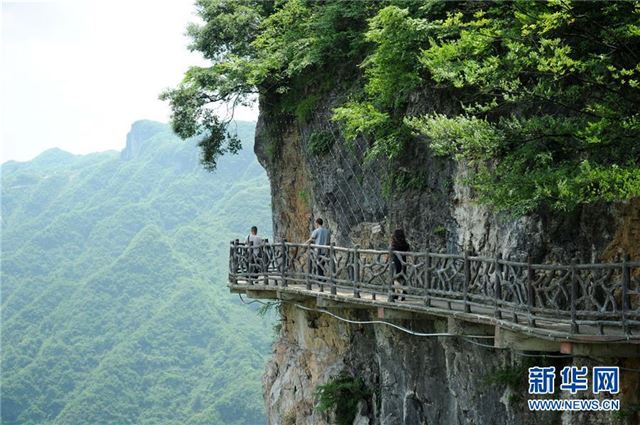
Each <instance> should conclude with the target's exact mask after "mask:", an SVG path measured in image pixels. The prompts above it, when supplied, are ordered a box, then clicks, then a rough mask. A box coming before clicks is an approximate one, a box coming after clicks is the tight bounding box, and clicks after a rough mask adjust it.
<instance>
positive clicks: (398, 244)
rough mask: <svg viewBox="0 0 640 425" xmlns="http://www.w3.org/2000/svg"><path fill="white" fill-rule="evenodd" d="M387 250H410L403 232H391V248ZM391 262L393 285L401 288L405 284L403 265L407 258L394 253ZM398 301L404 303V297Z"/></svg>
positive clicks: (400, 230)
mask: <svg viewBox="0 0 640 425" xmlns="http://www.w3.org/2000/svg"><path fill="white" fill-rule="evenodd" d="M389 248H390V249H391V250H392V251H400V252H407V251H410V250H411V247H410V246H409V243H407V239H406V238H405V236H404V230H402V229H396V230H394V231H393V235H392V236H391V246H390V247H389ZM392 260H393V268H394V271H395V275H396V278H395V280H394V284H397V285H398V286H403V285H404V282H405V278H404V271H405V269H406V268H405V266H404V263H406V261H407V256H406V255H401V254H398V253H397V252H394V253H393V258H392ZM398 275H400V276H398ZM402 293H403V294H404V293H405V291H402ZM395 298H397V297H395ZM400 301H404V297H401V298H400Z"/></svg>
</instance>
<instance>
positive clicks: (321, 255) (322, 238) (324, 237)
mask: <svg viewBox="0 0 640 425" xmlns="http://www.w3.org/2000/svg"><path fill="white" fill-rule="evenodd" d="M306 243H313V244H314V245H330V244H331V231H330V230H329V229H327V228H326V227H324V221H323V220H322V219H321V218H318V219H317V220H316V228H315V229H314V230H313V232H311V237H310V238H309V240H308V241H307V242H306ZM327 254H328V250H327V249H326V248H318V249H317V251H316V257H317V259H318V260H317V262H316V264H317V270H318V275H320V276H324V275H325V273H324V271H325V267H326V264H327Z"/></svg>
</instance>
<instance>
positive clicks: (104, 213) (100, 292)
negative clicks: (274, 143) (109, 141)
mask: <svg viewBox="0 0 640 425" xmlns="http://www.w3.org/2000/svg"><path fill="white" fill-rule="evenodd" d="M237 132H238V136H239V138H240V139H241V140H242V141H243V142H244V146H245V147H244V149H243V150H241V151H240V153H239V155H237V156H228V157H225V158H224V159H223V160H222V161H221V162H220V163H219V166H218V169H217V171H216V172H215V173H214V174H211V173H207V172H205V171H204V170H203V169H202V167H201V165H200V164H199V151H198V149H197V147H196V145H195V142H194V141H189V142H182V141H180V140H179V139H178V138H177V137H175V136H174V135H173V133H172V132H171V130H170V129H169V127H168V126H166V125H164V124H160V123H156V122H151V121H139V122H136V123H134V125H133V127H132V130H131V132H130V133H129V135H128V137H127V147H126V148H125V149H124V150H123V151H122V152H115V151H111V152H104V153H96V154H91V155H85V156H75V155H72V154H69V153H67V152H63V151H61V150H57V149H52V150H49V151H46V152H44V153H43V154H41V155H40V156H38V157H37V158H35V159H34V160H32V161H30V162H24V163H17V162H8V163H5V164H3V165H2V287H1V290H2V424H6V425H9V424H107V423H108V424H127V423H135V424H158V423H163V424H169V423H175V424H214V423H215V424H219V423H225V424H259V423H264V422H265V419H264V407H263V402H262V397H261V395H260V393H261V391H260V382H261V375H262V372H263V368H264V363H265V361H266V359H267V356H268V354H269V352H270V340H271V334H272V332H271V324H270V323H268V322H269V321H268V320H266V319H262V318H260V317H258V316H256V315H254V314H252V313H251V311H250V310H248V309H247V307H246V306H244V305H242V304H241V302H240V300H239V299H238V298H237V297H236V296H234V295H230V294H228V291H227V289H226V287H225V285H226V275H227V261H228V258H227V256H228V248H227V246H228V245H227V244H228V241H229V240H231V239H232V238H236V237H242V236H244V235H245V234H246V233H247V231H248V227H249V226H250V225H252V224H256V225H257V226H258V227H259V228H260V230H261V233H262V234H270V233H271V219H270V214H271V209H270V201H269V183H268V180H267V177H266V175H265V173H264V171H263V170H262V168H261V167H260V166H259V164H258V163H257V162H256V160H255V157H254V155H253V152H252V151H251V146H252V145H253V134H254V124H253V123H238V124H237Z"/></svg>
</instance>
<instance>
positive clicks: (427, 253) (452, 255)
mask: <svg viewBox="0 0 640 425" xmlns="http://www.w3.org/2000/svg"><path fill="white" fill-rule="evenodd" d="M234 243H235V246H236V247H238V248H243V247H244V248H249V247H251V248H260V247H263V248H266V247H280V246H281V245H282V242H280V243H278V242H268V243H262V244H261V245H259V246H254V245H249V244H247V243H246V242H243V241H239V240H235V241H231V245H232V246H234ZM285 245H286V246H287V247H296V248H314V249H330V248H331V245H317V244H307V243H300V242H285ZM334 248H335V249H336V250H340V251H343V252H355V247H341V246H335V245H334ZM358 252H359V253H361V254H376V255H386V254H389V252H393V253H394V254H398V255H401V256H402V255H404V256H407V257H409V256H411V257H424V256H431V257H435V258H450V259H459V260H462V259H464V254H455V253H444V252H432V251H396V250H389V249H386V250H381V249H367V248H360V247H358ZM468 259H469V260H472V261H482V262H495V261H496V258H495V257H487V256H479V255H469V256H468ZM497 261H498V262H499V263H500V264H501V265H507V266H520V267H521V266H527V265H530V266H531V267H534V268H539V269H549V268H550V267H551V268H553V267H558V268H559V269H562V270H565V269H569V268H571V264H559V263H528V262H526V261H513V260H506V259H504V258H501V259H499V260H497ZM622 264H626V265H628V266H629V267H640V260H638V261H627V262H624V261H612V262H606V263H604V262H602V263H579V264H575V265H574V266H575V267H576V268H577V269H583V268H602V269H607V268H619V267H621V266H622Z"/></svg>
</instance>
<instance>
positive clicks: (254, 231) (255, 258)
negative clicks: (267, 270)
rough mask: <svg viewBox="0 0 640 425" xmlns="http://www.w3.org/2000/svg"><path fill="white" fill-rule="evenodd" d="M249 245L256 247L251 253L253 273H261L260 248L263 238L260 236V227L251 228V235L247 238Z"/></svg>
mask: <svg viewBox="0 0 640 425" xmlns="http://www.w3.org/2000/svg"><path fill="white" fill-rule="evenodd" d="M247 245H249V246H252V247H254V248H253V249H252V250H251V251H252V254H253V255H251V261H250V268H251V270H253V271H260V268H261V265H262V264H261V263H262V262H261V258H260V247H261V246H262V238H261V237H260V236H258V227H256V226H251V233H249V236H247Z"/></svg>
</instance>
